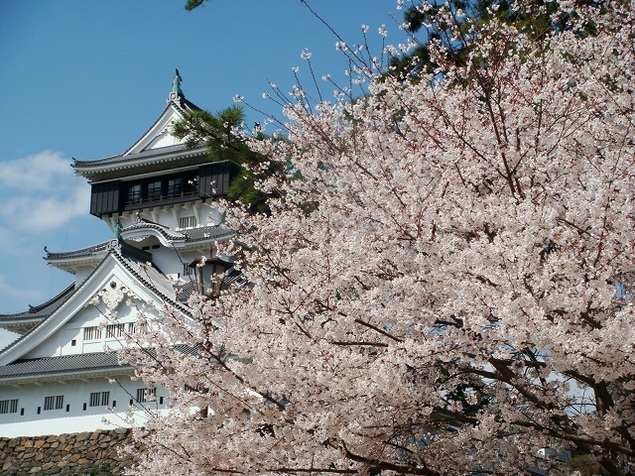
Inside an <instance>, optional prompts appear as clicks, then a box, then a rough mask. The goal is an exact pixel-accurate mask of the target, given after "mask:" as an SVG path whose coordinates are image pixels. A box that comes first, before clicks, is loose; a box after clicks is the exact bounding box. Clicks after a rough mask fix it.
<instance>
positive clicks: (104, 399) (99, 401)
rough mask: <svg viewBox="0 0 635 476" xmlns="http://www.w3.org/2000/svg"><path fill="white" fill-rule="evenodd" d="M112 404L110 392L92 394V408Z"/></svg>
mask: <svg viewBox="0 0 635 476" xmlns="http://www.w3.org/2000/svg"><path fill="white" fill-rule="evenodd" d="M109 403H110V392H92V393H91V394H90V406H91V407H107V406H108V404H109Z"/></svg>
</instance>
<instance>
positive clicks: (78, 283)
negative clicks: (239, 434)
mask: <svg viewBox="0 0 635 476" xmlns="http://www.w3.org/2000/svg"><path fill="white" fill-rule="evenodd" d="M197 109H198V108H197V107H196V106H195V105H194V104H193V103H191V102H190V101H188V100H187V99H185V96H184V94H183V92H182V90H181V77H180V76H179V74H178V71H177V74H176V76H175V78H174V81H173V85H172V91H171V92H170V94H169V97H168V100H167V106H166V107H165V109H164V110H163V112H162V113H161V115H160V116H159V117H158V119H157V120H156V121H155V122H154V124H152V126H151V127H150V128H149V130H148V131H147V132H145V133H144V134H143V135H142V136H141V137H140V138H139V139H138V140H137V141H136V142H135V143H134V144H133V145H132V146H131V147H130V148H129V149H128V150H126V151H125V152H124V153H123V154H120V155H116V156H113V157H107V158H102V159H98V160H89V161H81V160H75V161H74V163H73V164H72V167H73V168H74V170H75V173H76V174H78V175H80V176H82V177H84V178H86V180H88V182H89V183H90V185H91V204H90V213H91V214H92V215H94V216H96V217H98V218H100V219H101V220H103V221H104V222H106V223H107V224H108V226H109V227H110V228H111V230H112V232H113V233H112V236H113V238H112V239H109V240H107V241H104V242H103V243H99V244H96V245H94V246H92V247H89V248H85V249H80V250H75V251H70V252H63V253H62V252H57V253H56V252H51V251H46V256H45V259H46V260H47V262H48V264H49V266H55V267H57V268H59V269H61V270H64V271H67V272H68V273H70V274H71V275H72V276H74V279H72V283H71V284H70V285H69V286H68V287H67V288H66V289H64V290H62V291H61V292H60V293H59V294H58V295H56V296H55V297H53V298H52V299H50V300H49V301H47V302H45V303H43V304H40V305H38V306H31V307H30V308H29V309H28V310H26V311H23V312H18V313H13V314H0V328H4V329H6V330H9V331H12V332H15V333H17V334H19V337H18V338H17V339H16V340H15V341H14V342H12V343H11V344H10V345H8V346H6V347H5V348H4V349H0V436H5V437H15V436H36V435H48V434H60V433H71V432H79V431H90V430H95V429H97V428H113V426H112V424H114V425H119V426H125V425H126V424H127V423H126V420H125V416H126V414H127V412H129V411H132V412H133V413H134V411H137V412H139V413H142V411H141V408H142V407H143V406H146V407H149V408H152V409H157V410H161V409H165V408H168V407H169V398H168V396H167V394H166V393H164V392H162V389H155V388H145V387H144V385H143V382H142V381H141V380H135V379H132V378H131V377H133V376H134V369H133V368H132V367H130V366H128V365H121V364H120V363H119V362H118V358H117V353H116V350H117V349H119V348H121V346H124V345H127V344H126V336H129V335H133V334H134V333H135V332H138V331H139V329H138V327H139V326H138V327H137V328H136V327H135V322H136V321H137V319H138V318H139V313H140V312H141V311H140V309H145V311H144V312H145V313H146V314H145V315H146V316H147V315H148V313H150V314H152V313H155V314H157V315H158V314H160V311H157V310H155V309H162V308H163V309H165V308H166V307H167V308H168V309H170V311H171V312H176V313H180V314H182V315H183V318H184V319H188V318H189V317H190V315H189V310H188V305H187V302H188V298H189V296H190V295H191V293H192V292H201V293H210V292H212V287H213V286H215V284H213V283H214V282H216V281H215V280H212V275H213V274H215V273H223V274H224V280H225V282H231V281H232V280H234V279H238V280H239V279H240V276H239V273H238V272H237V271H236V270H234V269H233V268H232V264H231V259H230V258H227V257H224V256H219V255H217V253H216V248H215V244H216V243H218V242H221V241H225V240H230V239H232V237H233V236H234V232H233V231H232V230H230V229H228V228H226V227H225V226H223V215H222V213H221V212H219V210H218V209H217V208H216V207H215V200H216V199H217V198H218V197H219V196H222V195H224V194H226V192H227V190H228V187H229V183H230V180H231V179H232V178H233V176H234V174H235V172H236V169H235V166H233V164H230V163H228V162H210V160H209V158H208V154H207V150H206V147H205V145H204V144H201V145H200V146H199V147H194V148H191V147H188V145H187V144H186V141H185V139H178V138H177V137H175V136H174V135H172V127H173V125H174V124H175V123H176V122H177V121H179V120H181V119H182V118H183V117H184V114H186V113H187V112H188V111H192V110H197ZM113 316H114V317H113ZM105 419H107V420H109V421H110V422H112V423H109V422H107V421H105Z"/></svg>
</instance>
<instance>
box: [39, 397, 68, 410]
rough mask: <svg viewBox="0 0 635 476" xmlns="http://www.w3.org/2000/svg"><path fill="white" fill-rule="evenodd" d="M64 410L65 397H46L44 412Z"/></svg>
mask: <svg viewBox="0 0 635 476" xmlns="http://www.w3.org/2000/svg"><path fill="white" fill-rule="evenodd" d="M62 408H64V395H54V396H51V397H44V410H61V409H62Z"/></svg>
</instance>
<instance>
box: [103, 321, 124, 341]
mask: <svg viewBox="0 0 635 476" xmlns="http://www.w3.org/2000/svg"><path fill="white" fill-rule="evenodd" d="M125 333H126V331H125V324H108V325H107V326H106V339H116V338H119V337H123V336H124V335H125Z"/></svg>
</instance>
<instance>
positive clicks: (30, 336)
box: [0, 249, 192, 366]
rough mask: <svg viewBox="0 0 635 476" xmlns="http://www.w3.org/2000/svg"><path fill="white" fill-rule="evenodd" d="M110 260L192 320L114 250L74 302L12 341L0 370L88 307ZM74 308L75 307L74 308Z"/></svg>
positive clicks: (0, 356)
mask: <svg viewBox="0 0 635 476" xmlns="http://www.w3.org/2000/svg"><path fill="white" fill-rule="evenodd" d="M109 257H112V259H114V260H115V261H116V262H117V263H119V265H120V266H121V267H122V268H123V269H125V270H126V272H127V273H129V275H130V276H131V277H132V278H133V279H134V280H136V281H137V282H139V283H140V284H141V285H142V286H143V287H144V288H145V290H146V292H147V293H149V294H150V295H153V296H155V297H156V298H157V299H158V300H160V301H162V302H163V303H165V304H167V305H169V306H171V307H172V308H174V309H175V310H176V311H178V312H180V313H181V315H183V316H184V317H186V318H188V319H192V314H191V312H190V309H189V308H188V307H187V306H185V305H184V304H182V303H180V302H178V301H176V300H175V299H173V298H172V297H170V296H168V295H167V294H166V293H165V292H163V291H161V290H160V289H158V288H157V287H156V286H155V285H154V284H153V283H152V282H151V280H150V279H146V278H145V277H144V276H143V275H142V274H140V273H139V272H137V270H135V269H134V267H133V266H131V265H130V264H129V263H127V260H126V258H124V257H123V256H121V254H120V253H118V252H117V250H115V249H113V250H111V251H110V252H109V253H108V254H107V255H106V257H105V258H104V259H103V260H102V262H101V263H100V264H99V265H98V266H97V267H96V268H95V269H94V270H93V271H92V273H91V274H90V275H89V276H88V277H87V278H86V279H85V280H84V282H82V283H81V284H80V285H79V286H78V287H77V289H75V292H74V293H73V295H72V296H71V298H69V299H68V300H66V301H64V303H63V304H61V305H60V306H59V307H58V308H57V309H56V310H55V311H53V312H52V313H51V314H50V315H49V316H47V317H46V318H44V319H42V320H41V321H40V322H39V323H38V324H36V325H35V327H33V328H32V329H30V330H29V331H28V332H26V333H25V334H24V335H22V336H21V337H19V338H18V339H16V340H15V341H13V342H12V343H11V344H9V345H8V346H7V347H5V348H4V349H2V350H0V366H2V365H7V364H8V363H10V362H12V361H15V360H16V359H19V358H20V355H14V354H15V353H16V352H18V351H17V350H16V349H19V348H20V347H23V346H24V345H25V343H26V342H29V341H31V340H32V341H33V342H31V343H30V344H29V345H27V347H25V348H24V349H23V351H22V352H23V353H22V354H21V355H24V354H25V353H27V352H29V351H30V350H31V349H33V348H34V347H35V346H37V345H38V344H39V343H40V342H42V339H43V338H45V337H46V335H49V333H51V332H56V331H57V330H58V329H59V328H60V327H61V326H62V325H63V324H64V323H65V322H67V321H68V320H69V319H71V318H72V317H73V316H74V315H75V314H76V312H77V310H78V309H79V308H81V307H82V306H83V305H85V303H86V302H88V300H89V299H90V298H92V296H93V295H94V294H95V293H96V292H98V289H95V290H94V292H92V293H91V286H92V287H94V284H93V281H94V279H95V276H97V275H98V274H99V273H100V272H102V271H104V268H105V266H106V265H105V263H106V261H107V260H108V259H109ZM76 299H82V301H81V302H79V303H75V304H73V301H74V300H76ZM73 305H74V306H75V307H72V306H73ZM67 307H70V309H67ZM62 312H68V315H66V316H63V315H62V316H60V322H59V323H58V324H57V325H55V324H54V323H55V319H56V318H57V316H59V315H60V314H61V313H62ZM51 323H53V324H51ZM46 327H48V328H49V329H48V331H47V332H46V335H45V336H40V337H39V340H38V337H34V336H37V334H38V333H42V332H44V331H43V329H45V328H46ZM3 362H4V363H3Z"/></svg>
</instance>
